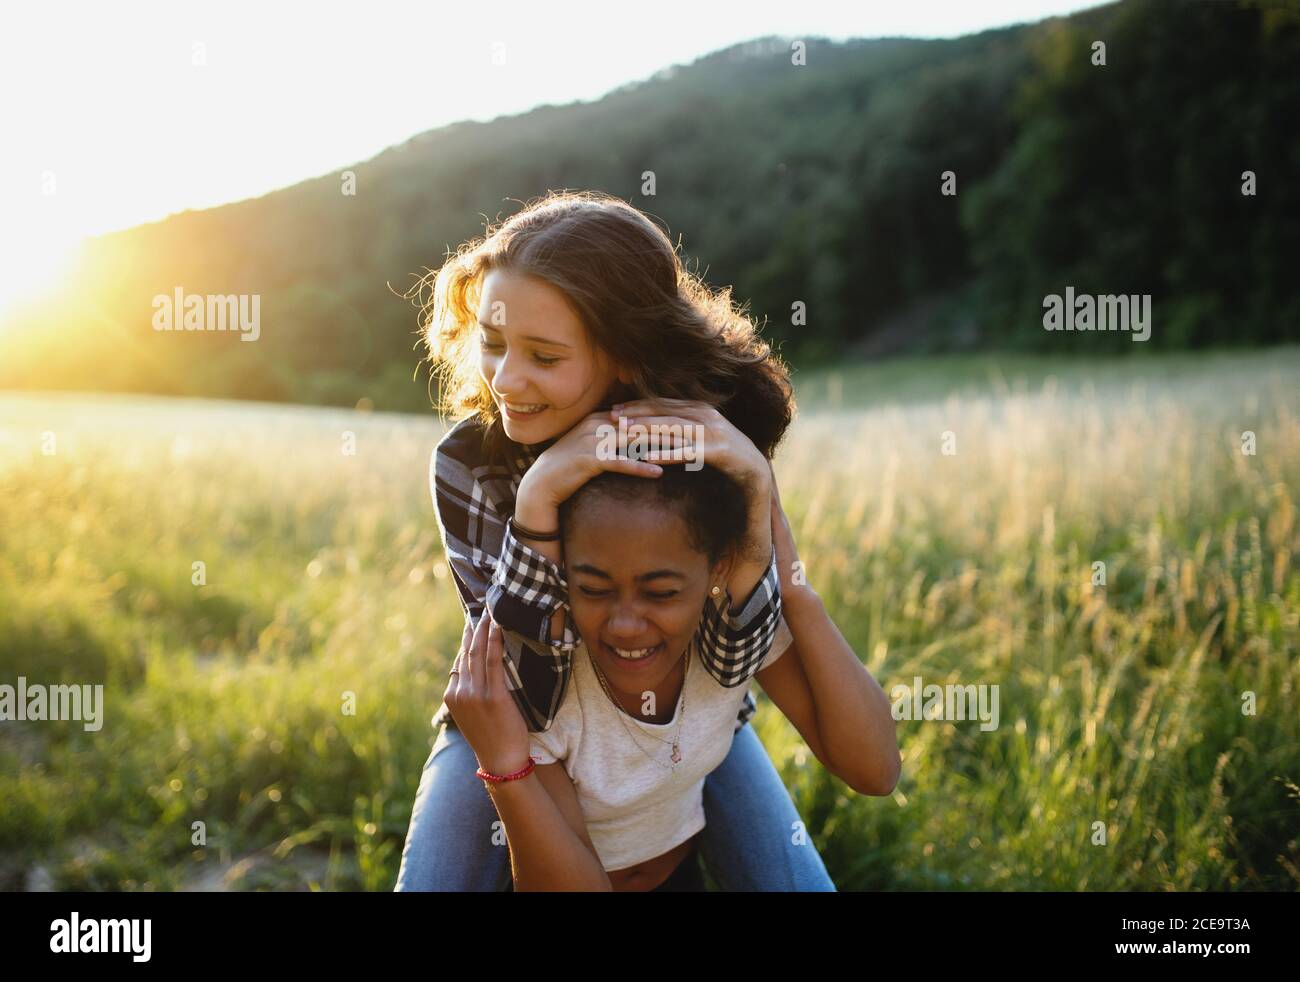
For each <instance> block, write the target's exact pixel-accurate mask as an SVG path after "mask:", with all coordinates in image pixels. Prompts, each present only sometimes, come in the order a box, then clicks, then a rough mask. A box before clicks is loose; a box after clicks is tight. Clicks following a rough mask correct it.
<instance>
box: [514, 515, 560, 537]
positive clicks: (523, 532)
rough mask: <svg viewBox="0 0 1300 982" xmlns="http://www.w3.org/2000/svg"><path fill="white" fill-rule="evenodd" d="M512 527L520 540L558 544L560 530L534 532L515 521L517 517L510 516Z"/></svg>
mask: <svg viewBox="0 0 1300 982" xmlns="http://www.w3.org/2000/svg"><path fill="white" fill-rule="evenodd" d="M510 527H511V528H512V529H513V530H514V533H515V536H516V537H517V538H520V539H532V540H534V541H536V542H558V541H559V538H560V530H559V529H556V530H555V531H554V532H534V531H533V530H532V529H530V528H525V527H524V526H522V525H520V524H519V523H518V522H516V521H515V516H514V515H511V516H510Z"/></svg>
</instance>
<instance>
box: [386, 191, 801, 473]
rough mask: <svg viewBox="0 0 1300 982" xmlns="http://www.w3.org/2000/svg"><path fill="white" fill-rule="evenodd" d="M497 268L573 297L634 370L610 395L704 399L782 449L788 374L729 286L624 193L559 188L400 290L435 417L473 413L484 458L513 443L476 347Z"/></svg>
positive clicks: (598, 339) (759, 441) (592, 333)
mask: <svg viewBox="0 0 1300 982" xmlns="http://www.w3.org/2000/svg"><path fill="white" fill-rule="evenodd" d="M494 269H500V270H505V271H507V272H510V273H512V274H516V275H528V276H534V277H537V278H538V279H540V280H543V281H545V282H546V283H549V284H550V285H551V286H553V287H555V288H556V289H558V290H559V291H560V292H561V293H562V294H563V295H564V296H565V297H566V298H567V299H568V302H569V304H570V306H571V307H572V308H573V310H574V312H575V313H576V314H577V316H578V318H579V319H580V320H581V322H582V323H583V325H584V326H585V327H586V329H587V332H588V336H589V338H590V339H591V340H592V341H593V342H594V343H595V344H596V345H598V346H599V347H600V348H601V349H603V350H604V351H605V353H606V354H607V355H609V356H610V357H611V358H612V359H613V360H614V361H615V362H617V363H619V364H622V365H625V366H626V367H627V368H628V370H629V371H630V373H631V375H632V378H633V382H632V384H631V385H630V386H626V385H623V384H622V383H619V385H618V389H619V390H620V391H619V392H618V393H616V394H615V399H614V400H612V401H623V402H627V401H631V400H632V399H638V398H648V397H659V398H671V399H689V400H693V401H699V402H706V403H709V404H710V405H713V406H715V407H716V408H717V409H718V410H719V411H720V412H721V413H722V414H723V415H724V416H725V417H726V418H727V419H728V420H729V421H730V422H731V423H732V425H733V426H735V427H736V428H737V429H738V430H740V431H741V432H742V433H744V434H745V435H746V436H747V437H749V439H750V440H751V441H752V442H753V443H754V445H755V446H756V447H757V448H758V449H759V450H760V451H761V452H762V453H763V455H764V456H765V457H767V458H768V459H771V457H772V455H773V454H774V453H775V452H776V449H777V446H778V445H779V444H780V442H781V439H782V438H783V437H784V435H785V432H786V430H787V429H788V428H789V426H790V423H791V421H792V420H793V418H794V412H795V408H796V407H795V401H794V391H793V388H792V386H791V385H790V372H789V369H788V367H787V366H786V365H785V363H784V362H783V361H782V360H781V358H780V356H779V355H777V354H776V353H775V352H773V351H772V350H771V347H770V346H769V345H768V344H767V342H765V341H764V340H762V338H761V337H760V336H759V334H758V330H757V328H756V327H755V325H754V323H753V322H752V321H751V320H750V318H749V317H748V316H747V315H746V314H745V312H744V308H743V307H742V308H738V307H736V305H735V304H734V303H733V301H732V297H731V289H730V287H728V288H725V289H721V290H714V289H713V288H711V287H709V286H708V285H707V284H706V283H704V281H703V280H702V279H700V278H699V277H698V276H696V275H695V274H693V273H690V272H688V271H687V270H686V269H685V267H684V266H683V265H682V262H681V259H680V257H679V256H678V254H677V250H676V249H675V248H674V246H673V244H672V242H671V241H670V240H669V238H668V235H667V234H666V232H665V231H664V230H663V229H661V228H660V227H659V226H658V225H657V224H655V223H654V222H653V221H652V220H651V219H650V218H649V216H647V215H646V214H645V213H643V212H642V211H640V210H639V209H637V208H635V207H634V206H632V205H630V204H628V203H627V202H626V201H623V200H622V199H620V198H616V197H614V196H612V195H608V194H604V193H602V192H596V191H563V192H561V191H553V192H550V193H548V194H546V195H544V196H543V197H540V198H537V199H534V200H533V201H532V202H529V203H527V204H525V206H524V207H523V209H522V210H520V211H518V212H516V213H515V214H514V215H512V216H510V217H509V218H508V219H506V220H505V221H504V222H501V223H499V224H498V225H497V226H496V227H495V228H493V227H491V226H489V227H488V228H487V230H486V232H485V234H484V235H483V236H481V237H478V238H475V239H472V240H471V241H469V242H466V243H465V244H464V245H462V246H461V247H460V248H459V249H458V250H457V251H456V252H455V253H454V254H452V255H450V256H449V257H448V259H447V261H446V262H445V263H444V264H443V266H442V268H441V269H439V270H438V271H437V273H436V278H433V277H435V274H434V272H433V271H432V270H428V271H427V273H426V275H425V276H423V277H421V278H420V280H419V282H417V283H416V285H415V286H414V287H412V289H411V290H410V291H409V292H408V293H407V294H405V296H406V297H407V298H408V299H413V298H414V299H413V302H416V303H418V305H419V307H420V311H421V324H420V326H421V332H422V335H423V340H424V343H425V345H426V346H427V348H428V352H429V353H428V358H429V361H430V362H431V363H432V366H433V367H432V374H433V378H435V379H437V381H438V398H437V399H436V400H435V405H436V408H437V410H438V413H439V416H440V417H442V418H443V419H444V420H445V419H446V417H447V416H451V417H453V418H454V419H455V420H457V421H459V420H461V419H464V418H465V417H467V416H471V415H476V416H477V417H478V418H479V420H480V421H481V423H482V424H483V429H484V443H483V448H484V453H485V456H486V457H487V459H489V460H494V459H500V455H501V454H502V452H503V450H504V448H505V445H506V444H507V443H508V442H509V441H508V438H507V437H506V435H505V431H504V429H503V428H502V425H501V416H500V411H499V409H498V407H497V405H496V402H495V400H494V399H493V398H492V394H491V391H490V390H489V388H488V386H487V383H486V382H485V381H484V380H483V377H482V376H481V375H480V374H479V370H478V348H477V345H476V344H475V343H474V341H475V336H476V332H477V328H478V314H477V312H478V302H479V296H480V291H481V289H482V283H483V278H484V276H485V275H486V274H487V272H488V271H489V270H494ZM431 278H433V280H432V289H431V295H430V296H429V298H428V299H427V300H424V299H423V295H424V292H425V290H426V288H428V287H429V286H430V279H431Z"/></svg>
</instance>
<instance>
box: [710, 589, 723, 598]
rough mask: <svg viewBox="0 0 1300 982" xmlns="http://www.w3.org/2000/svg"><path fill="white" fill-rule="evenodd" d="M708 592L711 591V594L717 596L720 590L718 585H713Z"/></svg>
mask: <svg viewBox="0 0 1300 982" xmlns="http://www.w3.org/2000/svg"><path fill="white" fill-rule="evenodd" d="M709 592H710V593H712V594H713V595H714V596H715V597H716V596H717V595H718V594H719V593H721V592H722V591H721V590H720V589H719V588H718V587H716V586H715V587H714V588H713V589H712V590H710V591H709Z"/></svg>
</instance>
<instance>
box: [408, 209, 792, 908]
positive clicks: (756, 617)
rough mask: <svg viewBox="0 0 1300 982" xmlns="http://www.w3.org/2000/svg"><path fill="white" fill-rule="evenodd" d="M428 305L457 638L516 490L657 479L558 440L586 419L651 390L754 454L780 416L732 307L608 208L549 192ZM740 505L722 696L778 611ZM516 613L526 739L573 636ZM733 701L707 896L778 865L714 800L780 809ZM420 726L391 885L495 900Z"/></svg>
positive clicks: (476, 600) (710, 804)
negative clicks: (600, 477) (444, 422)
mask: <svg viewBox="0 0 1300 982" xmlns="http://www.w3.org/2000/svg"><path fill="white" fill-rule="evenodd" d="M430 306H431V311H430V315H429V319H428V322H427V324H426V334H425V337H426V341H427V343H428V346H429V350H430V357H431V359H432V360H433V362H434V364H435V365H436V366H437V372H438V375H439V379H440V383H441V386H440V387H441V388H442V391H441V393H440V400H439V401H440V405H441V406H442V408H444V409H450V410H452V411H454V412H456V413H458V414H468V415H466V418H464V419H463V420H461V422H460V423H458V424H457V425H456V426H454V427H453V428H452V429H451V430H450V432H449V433H448V434H447V435H446V437H444V439H443V440H442V441H441V442H440V443H439V445H438V447H437V449H436V450H435V452H434V455H433V460H432V462H431V463H432V466H431V473H430V483H431V486H432V491H433V498H434V504H435V508H436V510H437V514H438V522H439V529H440V532H441V535H442V541H443V547H444V552H445V554H446V556H447V561H448V565H449V566H450V568H451V572H452V578H453V580H454V582H455V583H456V587H457V590H458V591H459V595H460V598H461V602H462V605H463V606H464V608H465V611H466V619H467V623H466V627H467V629H469V628H472V627H473V626H474V625H476V624H478V623H479V622H480V620H481V616H482V613H483V610H484V604H485V600H486V598H487V593H488V589H489V586H490V584H491V581H492V578H493V575H494V573H495V572H496V570H497V568H498V566H499V565H500V563H499V560H500V558H501V557H502V555H503V552H504V550H505V547H506V545H507V541H506V537H505V531H506V521H507V519H508V518H509V517H510V516H511V515H512V514H513V513H514V511H515V497H516V494H517V493H518V491H519V489H520V486H521V483H522V481H523V480H524V478H525V477H526V476H528V475H532V476H533V480H532V481H530V485H533V486H538V485H540V486H543V487H544V489H545V491H546V494H547V495H549V496H550V498H551V500H554V501H556V502H558V501H560V500H563V498H564V496H566V495H567V494H568V493H571V491H572V490H573V488H575V487H577V486H578V485H580V484H581V483H582V482H583V481H584V480H586V479H587V478H588V477H591V476H593V474H594V473H597V472H599V471H602V470H610V471H616V472H620V473H624V474H636V475H641V476H651V475H654V474H656V473H658V472H659V468H658V467H657V466H655V465H653V464H651V463H647V462H642V461H634V460H628V459H626V458H619V459H601V458H599V457H597V456H596V455H593V454H591V453H584V452H583V450H584V448H583V447H582V446H581V445H580V444H579V442H578V441H577V440H574V439H569V440H565V439H563V438H564V437H566V436H567V435H568V434H569V433H570V431H571V430H572V429H573V428H574V427H575V426H576V425H577V424H579V423H581V422H583V421H584V420H588V418H589V417H590V416H591V415H592V414H593V412H594V411H596V410H598V409H600V410H603V409H606V408H608V407H609V406H610V405H611V403H612V402H614V401H615V400H619V399H627V398H635V397H639V396H643V395H650V394H655V395H660V396H667V397H671V398H676V399H682V400H689V401H693V402H696V403H708V404H710V405H716V406H719V407H720V408H721V411H722V414H723V415H724V416H725V417H726V419H727V420H729V421H732V422H734V424H735V425H734V427H733V428H732V429H733V432H734V433H735V435H736V436H740V435H741V434H743V436H744V437H745V438H746V439H747V440H748V441H749V443H750V444H751V445H752V446H753V447H755V448H757V450H758V451H759V452H760V453H761V454H762V455H763V456H764V457H765V458H770V457H771V456H772V454H773V453H774V452H775V449H776V446H777V444H778V442H779V441H780V439H781V436H782V435H783V434H784V432H785V430H786V428H787V427H788V425H789V423H790V420H791V416H792V412H793V398H792V395H791V390H790V385H789V379H788V373H787V372H786V369H785V367H784V366H783V365H782V364H781V363H780V361H779V360H778V359H776V358H775V357H774V356H773V355H772V354H771V353H770V351H769V350H768V348H767V346H766V345H765V344H763V343H762V342H761V341H760V340H759V339H758V337H757V335H756V333H755V331H754V328H753V325H752V324H751V323H750V322H749V321H748V319H746V318H745V317H743V316H741V315H740V314H738V313H737V312H736V311H735V310H733V307H732V304H731V300H730V296H729V293H727V292H725V291H724V292H721V293H714V292H712V291H711V290H710V289H709V288H708V287H707V286H705V285H704V284H703V283H701V282H700V281H698V280H697V279H695V278H694V277H691V276H689V275H687V274H686V272H685V271H684V270H683V269H682V267H681V264H680V262H679V259H678V256H677V254H676V252H675V251H674V249H673V247H672V245H671V243H670V242H669V241H668V239H667V238H666V237H665V236H664V234H663V232H662V231H661V230H660V229H659V228H658V227H657V226H656V225H654V224H653V223H652V222H651V221H649V219H647V218H646V217H645V216H644V215H643V214H642V213H641V212H639V211H637V210H636V209H635V208H633V207H631V206H630V205H628V204H626V203H625V202H622V201H620V200H618V199H616V198H612V197H607V196H604V195H599V194H585V193H584V194H562V195H553V196H550V197H548V198H546V199H543V200H542V201H540V202H538V203H536V204H534V205H532V206H530V207H528V208H525V209H524V210H523V211H521V212H520V213H519V214H517V215H515V216H513V217H512V218H510V219H509V220H508V221H507V222H505V223H504V224H503V225H502V226H501V227H500V228H499V229H498V230H496V231H495V232H494V233H493V234H491V235H490V236H488V237H487V238H486V239H484V240H483V241H481V242H477V243H471V244H469V245H467V246H466V247H464V248H463V249H462V250H461V251H460V253H458V255H456V256H455V257H453V258H452V259H450V260H449V261H448V262H447V263H446V264H444V266H443V268H442V269H441V270H440V271H439V272H438V274H437V278H436V281H435V283H434V288H433V296H432V301H431V304H430ZM736 428H738V429H736ZM543 479H544V480H543ZM566 481H567V482H569V483H568V484H567V485H566ZM746 507H747V515H748V519H749V527H750V528H751V529H753V530H754V534H753V535H752V536H751V538H752V543H751V550H750V553H751V554H750V556H748V557H747V560H746V562H744V563H742V564H740V565H739V566H738V567H737V572H736V574H735V575H734V576H732V577H731V578H729V579H728V581H727V583H726V584H725V585H726V588H727V595H726V596H725V597H721V598H720V600H721V601H722V602H721V603H720V609H718V610H717V611H716V614H715V616H713V617H712V618H711V619H710V620H709V623H708V624H707V626H706V636H705V638H704V639H703V649H704V653H703V658H704V663H705V665H706V668H707V670H709V671H710V672H711V673H713V674H714V675H715V677H717V678H719V679H720V680H722V681H723V682H724V684H735V683H736V681H737V680H741V679H747V678H748V677H749V676H750V675H752V670H753V659H754V652H756V651H760V650H761V651H766V650H768V648H769V647H770V644H771V640H772V638H773V637H774V635H775V633H776V625H777V622H778V620H779V617H780V586H779V577H778V574H777V570H776V565H775V555H774V553H773V552H771V546H770V545H768V546H767V549H768V550H769V555H771V557H772V558H771V562H769V563H768V564H767V565H766V567H765V568H764V569H763V570H762V571H761V573H758V572H756V570H757V564H756V562H755V560H756V558H757V556H758V554H759V552H760V550H761V548H762V543H763V541H764V536H767V537H768V538H767V541H768V542H769V543H770V531H767V527H768V521H767V518H766V515H767V509H768V503H767V501H766V500H759V497H758V496H757V495H751V496H750V500H749V501H748V502H747V504H746ZM521 520H522V518H521ZM737 597H738V598H741V599H740V601H739V602H738V603H737V602H734V601H733V598H737ZM506 602H507V605H509V604H510V603H511V601H509V600H508V599H507V601H506ZM515 614H517V615H519V616H521V617H522V618H523V620H520V621H516V623H519V624H520V625H521V627H522V629H523V630H522V637H521V636H519V635H514V634H508V635H507V636H506V638H505V639H504V649H505V655H506V659H507V662H506V665H505V666H504V668H505V672H506V681H507V689H508V691H509V692H510V694H511V697H512V698H513V699H514V701H515V704H516V706H517V707H518V709H519V712H520V713H522V714H523V718H524V719H525V721H526V722H527V725H528V728H529V729H530V730H532V731H544V730H546V729H547V728H548V727H549V726H550V724H551V722H552V721H553V720H554V718H555V714H556V712H557V711H558V709H559V706H560V704H561V701H562V699H563V696H564V692H565V689H566V687H567V685H568V682H569V678H570V674H571V666H572V656H573V647H572V645H573V643H574V639H573V638H572V637H569V638H568V639H567V640H568V643H569V647H563V646H561V647H558V648H557V647H553V646H551V645H550V644H549V643H548V642H549V640H550V637H551V633H552V632H551V625H549V624H544V623H542V622H541V621H540V620H537V619H533V620H531V621H530V620H528V618H530V617H533V614H532V613H531V612H530V610H529V608H527V607H526V606H523V605H519V606H517V608H516V610H515ZM506 616H507V619H509V618H510V616H511V615H510V614H509V613H507V615H506ZM742 688H745V694H744V697H743V702H742V704H741V707H740V709H739V710H738V712H737V720H736V728H737V730H738V731H739V732H738V737H737V739H736V740H735V742H734V743H733V746H732V751H731V753H730V754H729V755H728V756H727V758H726V759H725V760H724V761H723V764H722V765H721V766H720V767H719V768H718V770H717V771H715V772H714V774H712V775H710V778H709V780H708V781H707V782H706V788H705V791H706V797H705V809H706V813H707V814H708V818H709V824H708V830H709V831H708V832H707V833H706V835H710V834H716V835H717V836H718V838H719V841H718V842H717V843H716V849H714V850H713V855H714V856H716V857H717V867H716V868H715V869H714V870H713V872H714V875H715V877H717V879H718V880H719V883H720V884H721V885H723V887H724V888H725V889H729V890H761V889H781V886H780V884H779V883H773V882H772V881H771V880H764V879H763V878H762V875H761V874H762V873H765V872H769V871H772V870H781V871H782V874H783V875H785V876H789V875H790V871H789V870H786V869H784V868H783V867H782V866H781V865H780V857H779V856H763V855H755V854H754V853H753V852H752V851H751V850H750V849H749V846H748V842H749V839H750V836H749V832H751V831H752V830H753V825H752V823H753V822H756V821H758V819H759V817H760V816H756V815H755V814H754V813H753V810H752V809H742V808H736V807H733V802H734V801H735V800H736V796H735V795H732V794H728V793H725V792H727V791H729V790H730V789H733V788H735V787H736V786H739V785H743V786H745V787H749V788H753V789H756V791H755V793H757V794H759V800H760V801H761V802H763V803H764V804H765V806H767V807H771V808H773V809H780V808H784V807H786V806H787V805H788V804H789V796H788V794H787V793H786V792H785V789H784V786H783V785H782V784H781V782H780V778H779V776H778V775H777V773H776V770H775V768H774V767H773V766H772V764H771V761H770V760H768V758H767V755H766V753H765V752H764V751H763V748H762V744H761V743H760V742H759V741H758V739H757V737H756V736H755V735H754V734H753V732H752V730H751V729H750V728H749V727H748V726H745V725H744V724H745V723H746V722H747V721H748V719H749V718H750V716H752V714H753V712H754V708H755V707H754V702H753V699H752V697H751V696H750V695H749V694H748V689H747V687H742ZM433 725H434V727H435V729H437V728H438V727H441V730H440V731H439V736H438V739H437V741H436V742H435V744H434V747H433V750H432V752H431V753H430V755H429V758H428V760H427V762H426V764H425V769H424V773H423V775H422V777H421V782H420V788H419V791H418V792H417V795H416V801H415V805H414V808H413V810H412V815H411V826H410V829H409V831H408V834H407V841H406V846H405V848H404V850H403V857H402V868H401V871H400V873H399V876H398V883H397V889H399V890H404V889H426V890H494V889H501V888H502V887H503V886H504V885H505V884H506V883H508V881H509V864H508V856H507V855H506V851H505V850H504V849H502V848H500V842H501V840H500V837H499V835H497V834H496V829H497V824H498V817H497V814H496V812H495V809H494V808H493V806H492V802H491V800H490V798H489V797H488V795H487V793H486V792H485V790H484V788H483V785H482V782H481V781H479V780H478V779H477V778H475V777H474V770H475V764H474V755H473V753H472V751H471V750H470V748H469V746H468V745H467V744H466V743H465V741H464V739H463V737H462V736H461V735H460V733H459V731H458V730H457V728H456V725H455V721H454V720H452V718H451V716H450V713H449V711H448V708H447V707H446V706H445V705H444V706H442V707H440V708H439V711H438V713H437V714H436V715H435V717H434V719H433ZM711 790H716V792H717V793H716V794H710V793H709V792H710V791H711ZM790 807H792V806H790ZM801 855H802V854H801Z"/></svg>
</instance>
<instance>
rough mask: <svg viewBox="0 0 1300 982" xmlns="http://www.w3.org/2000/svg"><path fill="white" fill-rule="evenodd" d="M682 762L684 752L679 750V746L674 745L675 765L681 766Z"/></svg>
mask: <svg viewBox="0 0 1300 982" xmlns="http://www.w3.org/2000/svg"><path fill="white" fill-rule="evenodd" d="M681 760H682V752H681V751H680V750H678V749H677V744H675V743H674V744H673V763H674V764H680V763H681Z"/></svg>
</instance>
